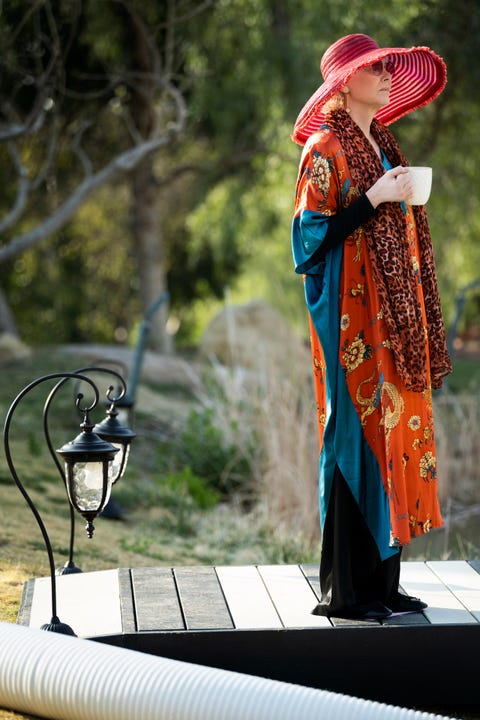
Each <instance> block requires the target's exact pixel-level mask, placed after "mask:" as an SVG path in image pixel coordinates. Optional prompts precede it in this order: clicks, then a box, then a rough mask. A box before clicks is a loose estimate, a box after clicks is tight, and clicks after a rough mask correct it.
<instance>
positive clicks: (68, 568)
mask: <svg viewBox="0 0 480 720" xmlns="http://www.w3.org/2000/svg"><path fill="white" fill-rule="evenodd" d="M86 373H89V374H90V373H92V374H98V373H102V374H104V373H106V374H108V375H110V376H113V377H115V378H116V380H117V383H118V387H117V391H116V394H115V395H112V393H113V386H112V385H111V386H110V387H109V388H108V390H107V393H106V395H107V398H109V400H108V402H109V405H110V407H111V406H112V404H114V403H117V402H118V401H121V400H122V399H123V397H124V396H125V395H126V393H127V386H126V383H125V380H124V379H123V376H122V375H121V374H120V373H119V372H117V371H116V370H114V369H113V368H107V367H103V366H98V365H96V364H95V365H88V366H86V367H82V368H78V369H77V370H75V371H74V376H75V377H76V378H77V380H78V382H77V390H76V396H77V399H78V398H79V397H80V393H79V392H78V391H79V389H80V384H81V382H82V378H83V377H84V374H86ZM89 377H90V375H89ZM67 380H68V377H67V378H63V379H62V380H61V381H60V382H59V383H57V385H56V386H55V387H54V388H53V390H52V391H51V393H50V395H49V397H48V398H47V401H46V403H45V407H44V429H45V438H46V440H47V445H48V449H49V451H50V455H51V456H52V459H53V461H54V463H55V464H56V466H57V468H58V471H59V473H60V476H61V478H62V480H63V482H64V484H65V488H66V490H67V494H68V492H69V490H68V486H67V477H66V465H65V464H64V463H61V462H59V458H58V457H57V451H55V450H54V449H53V446H52V443H51V440H50V433H49V428H48V416H49V408H50V404H51V402H52V400H53V398H54V396H55V395H56V393H57V392H58V390H59V389H60V388H61V387H62V385H64V384H65V382H67ZM77 407H78V404H77ZM94 407H95V405H93V406H92V407H91V408H89V410H93V408H94ZM80 412H83V411H82V410H80ZM93 432H94V433H95V434H96V435H98V436H99V437H102V435H101V434H100V433H97V432H96V428H95V427H94V428H93ZM120 435H121V436H122V438H121V440H120V443H124V444H126V438H127V437H128V438H129V441H128V446H129V444H130V442H131V440H132V439H133V437H135V433H133V432H132V431H131V430H129V429H128V428H125V427H122V426H121V425H120V424H119V423H118V425H117V427H115V428H114V429H113V432H112V433H111V437H115V436H116V437H118V436H120ZM79 437H80V438H83V440H85V438H84V437H83V436H79ZM102 439H104V440H106V441H107V442H112V441H109V439H108V438H107V437H103V438H102ZM112 444H113V445H114V446H115V447H120V444H119V443H117V442H115V441H114V442H112ZM120 449H121V450H122V452H121V453H116V454H115V457H114V459H113V461H112V464H113V466H112V468H111V476H112V485H113V483H114V482H115V481H116V480H117V479H118V477H119V476H120V474H123V472H124V470H125V467H126V460H127V456H128V452H126V449H125V448H120ZM128 449H129V447H128ZM119 462H120V464H121V469H120V473H119V472H118V469H117V467H116V466H117V464H118V463H119ZM69 499H70V496H69ZM111 502H112V501H111V500H110V503H111ZM107 504H108V497H107V500H106V501H105V503H104V505H105V506H107ZM75 510H78V508H77V507H76V506H75V505H74V504H73V503H72V502H70V547H69V556H68V561H67V562H66V563H65V564H64V565H63V566H62V567H61V568H58V570H57V575H70V574H72V573H79V572H82V571H81V569H80V568H79V567H78V566H77V565H75V563H74V561H73V555H74V542H75ZM103 514H105V508H104V510H103V512H102V515H103ZM91 522H92V521H91ZM92 532H93V530H92Z"/></svg>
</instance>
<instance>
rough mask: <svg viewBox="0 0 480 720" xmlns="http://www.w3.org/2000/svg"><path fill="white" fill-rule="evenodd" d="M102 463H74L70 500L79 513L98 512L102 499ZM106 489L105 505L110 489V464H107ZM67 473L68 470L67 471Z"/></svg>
mask: <svg viewBox="0 0 480 720" xmlns="http://www.w3.org/2000/svg"><path fill="white" fill-rule="evenodd" d="M103 465H104V464H103V462H76V463H75V464H74V466H73V471H72V479H73V483H72V492H73V494H74V497H73V498H72V500H73V503H74V505H75V506H76V507H77V508H78V509H79V511H80V512H95V511H98V510H99V508H100V505H101V502H102V497H103ZM108 465H109V468H108V471H109V472H108V476H109V477H108V487H107V494H106V497H105V504H106V503H107V502H108V499H109V497H110V491H111V487H112V480H111V477H112V476H111V471H112V463H111V462H109V464H108ZM67 472H68V469H67Z"/></svg>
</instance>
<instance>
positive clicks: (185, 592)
mask: <svg viewBox="0 0 480 720" xmlns="http://www.w3.org/2000/svg"><path fill="white" fill-rule="evenodd" d="M173 572H174V575H175V580H176V583H177V589H178V594H179V597H180V603H181V606H182V610H183V615H184V617H185V625H186V629H187V630H207V629H208V630H213V629H217V630H231V629H232V628H233V621H232V618H231V615H230V612H229V610H228V606H227V603H226V601H225V597H224V594H223V591H222V588H221V586H220V583H219V581H218V577H217V574H216V572H215V568H213V567H207V566H195V567H176V568H174V570H173Z"/></svg>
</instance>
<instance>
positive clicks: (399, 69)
mask: <svg viewBox="0 0 480 720" xmlns="http://www.w3.org/2000/svg"><path fill="white" fill-rule="evenodd" d="M385 58H388V59H389V60H391V61H392V62H393V64H394V66H395V73H394V75H393V76H392V85H391V89H390V96H389V102H388V104H387V105H385V106H384V107H382V108H380V110H378V112H377V113H376V115H375V117H376V118H377V120H379V121H380V122H382V123H384V124H385V125H390V124H391V123H393V122H395V120H398V119H399V118H401V117H403V116H404V115H407V114H408V113H409V112H412V110H416V109H417V108H420V107H422V106H423V105H427V104H428V103H430V102H432V100H434V99H435V98H436V97H437V95H439V94H440V93H441V92H442V90H443V88H444V87H445V84H446V82H447V69H446V67H445V63H444V61H443V60H442V58H441V57H439V56H438V55H436V54H435V53H434V52H433V51H432V50H430V48H428V47H412V48H381V47H380V46H379V45H378V44H377V43H376V42H375V40H372V38H371V37H369V36H368V35H361V34H355V35H347V36H346V37H343V38H340V40H337V42H335V43H334V44H333V45H331V46H330V47H329V48H328V50H327V51H326V52H325V54H324V55H323V57H322V60H321V62H320V71H321V73H322V76H323V79H324V82H323V84H322V85H320V87H319V88H318V89H317V90H316V91H315V92H314V94H313V95H312V96H311V98H310V99H309V100H308V101H307V102H306V104H305V105H304V107H303V108H302V110H301V111H300V113H299V115H298V117H297V120H296V122H295V126H294V129H293V133H292V139H293V140H294V141H295V142H297V143H299V145H304V144H305V143H306V141H307V139H308V138H309V137H310V135H312V134H313V133H314V132H316V131H317V130H318V128H319V127H320V125H321V123H322V121H323V117H324V116H323V112H322V111H323V106H324V105H325V103H326V102H327V101H328V100H330V98H331V97H333V95H335V94H336V93H337V92H339V90H340V89H341V88H343V87H344V86H345V85H346V84H347V83H348V81H349V80H350V78H351V77H352V75H353V74H354V73H355V72H357V70H360V68H362V67H367V66H368V65H372V64H373V63H375V62H377V60H383V59H385Z"/></svg>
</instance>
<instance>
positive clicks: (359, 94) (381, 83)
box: [346, 60, 394, 112]
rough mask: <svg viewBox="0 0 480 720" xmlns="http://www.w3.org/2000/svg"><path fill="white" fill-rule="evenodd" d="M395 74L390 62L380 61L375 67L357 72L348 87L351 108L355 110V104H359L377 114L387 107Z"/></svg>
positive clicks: (371, 66) (370, 66)
mask: <svg viewBox="0 0 480 720" xmlns="http://www.w3.org/2000/svg"><path fill="white" fill-rule="evenodd" d="M393 72H394V68H393V65H392V63H390V61H388V60H387V61H385V60H379V61H378V62H377V63H374V64H373V65H369V66H368V67H365V68H361V69H360V70H357V72H356V73H355V74H354V75H352V77H351V78H350V80H349V82H348V84H347V86H346V87H347V89H348V90H349V93H348V105H349V107H351V108H352V109H353V107H354V104H357V105H361V106H365V107H368V109H371V110H373V111H374V112H377V110H379V109H380V108H381V107H383V106H384V105H387V103H388V100H389V96H390V88H391V85H392V75H393Z"/></svg>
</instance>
